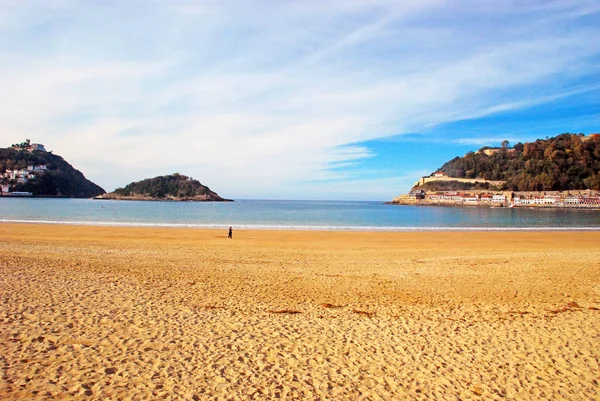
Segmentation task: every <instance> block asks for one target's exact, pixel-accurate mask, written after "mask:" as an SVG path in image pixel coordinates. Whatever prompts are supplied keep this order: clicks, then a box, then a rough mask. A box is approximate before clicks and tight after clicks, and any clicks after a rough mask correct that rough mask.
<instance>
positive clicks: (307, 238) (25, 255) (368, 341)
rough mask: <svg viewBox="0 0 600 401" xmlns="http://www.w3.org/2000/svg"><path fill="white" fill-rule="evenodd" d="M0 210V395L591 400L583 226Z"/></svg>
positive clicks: (595, 355) (599, 293) (591, 310)
mask: <svg viewBox="0 0 600 401" xmlns="http://www.w3.org/2000/svg"><path fill="white" fill-rule="evenodd" d="M226 235H227V233H226V231H214V230H194V229H155V228H143V229H142V228H114V227H83V226H59V225H26V224H17V225H14V224H0V296H1V304H0V366H1V375H0V399H3V400H4V399H99V400H102V399H104V400H117V399H121V400H127V399H131V400H146V399H176V400H205V399H206V400H208V399H211V400H213V399H217V400H220V399H223V400H267V399H277V398H279V399H284V400H288V399H290V400H293V399H298V400H300V399H302V400H326V399H331V400H358V399H364V400H380V399H384V400H402V399H417V400H425V399H452V400H457V399H461V400H469V399H518V400H529V399H531V400H538V399H565V400H592V399H599V398H600V388H599V383H598V381H599V380H600V369H599V363H600V232H426V233H366V232H304V231H280V232H276V231H241V230H234V238H233V239H232V240H229V239H227V238H226Z"/></svg>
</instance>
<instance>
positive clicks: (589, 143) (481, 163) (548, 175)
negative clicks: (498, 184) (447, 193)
mask: <svg viewBox="0 0 600 401" xmlns="http://www.w3.org/2000/svg"><path fill="white" fill-rule="evenodd" d="M486 149H489V148H482V149H481V150H480V151H478V152H469V153H468V154H466V155H465V156H464V157H456V158H454V159H452V160H450V161H449V162H447V163H445V164H444V165H443V166H442V167H441V168H440V169H439V171H442V172H444V173H446V174H447V175H448V176H450V177H455V178H483V179H486V180H498V181H500V180H501V181H506V188H505V189H509V190H512V191H564V190H576V189H594V190H600V138H598V137H597V136H593V137H586V136H584V135H583V134H561V135H558V136H556V137H554V138H547V139H538V140H537V141H535V142H529V143H525V144H522V143H517V144H516V145H514V147H512V148H509V147H508V141H504V142H503V143H502V148H500V149H497V150H496V151H495V152H489V153H491V154H489V155H488V154H486V153H485V152H484V150H486Z"/></svg>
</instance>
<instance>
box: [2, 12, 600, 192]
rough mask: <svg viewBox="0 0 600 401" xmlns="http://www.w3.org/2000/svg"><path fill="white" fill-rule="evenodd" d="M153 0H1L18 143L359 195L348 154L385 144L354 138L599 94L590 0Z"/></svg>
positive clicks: (120, 179)
mask: <svg viewBox="0 0 600 401" xmlns="http://www.w3.org/2000/svg"><path fill="white" fill-rule="evenodd" d="M140 4H141V3H139V2H137V1H130V2H124V3H106V4H104V3H97V4H92V3H81V2H76V1H67V0H64V1H60V2H50V3H47V2H37V3H36V2H27V3H21V2H4V3H2V4H0V33H2V35H0V36H1V37H2V38H0V87H2V88H3V90H2V92H1V93H0V140H1V141H2V143H13V142H19V141H21V140H23V139H24V138H25V137H31V139H33V140H35V141H36V142H42V143H45V144H46V145H47V146H48V147H49V148H51V149H53V150H54V151H55V152H56V153H58V154H61V155H62V156H64V157H65V158H66V159H67V160H69V161H70V162H72V163H73V164H74V165H75V166H76V167H77V168H79V169H80V170H82V171H83V172H84V173H85V174H86V175H87V176H88V177H89V178H91V179H92V180H94V181H95V182H97V183H99V184H100V185H102V186H104V187H105V188H106V189H108V190H112V189H113V188H115V187H116V186H122V185H125V184H127V183H128V182H129V181H132V180H137V179H142V178H145V177H148V176H153V175H160V174H167V173H172V172H174V171H179V172H181V173H184V174H187V175H191V176H193V177H195V178H198V179H200V180H201V181H203V182H204V181H207V180H208V181H210V183H213V184H212V187H213V189H215V190H218V192H219V193H221V194H223V195H224V196H229V197H232V196H241V195H245V196H250V195H253V194H254V196H261V194H264V195H265V196H266V195H267V194H272V196H277V195H276V194H277V193H281V194H289V196H293V195H294V191H298V192H297V196H298V197H302V198H307V197H310V195H307V196H304V195H306V194H305V192H304V191H310V189H309V188H308V187H306V188H302V189H301V186H300V184H299V183H301V182H306V181H314V180H328V184H327V185H326V188H330V189H331V190H332V191H335V192H332V195H331V196H332V197H336V194H339V196H345V195H344V194H346V195H348V196H349V193H350V192H352V190H350V189H349V190H348V191H346V190H345V189H344V188H355V184H356V183H357V182H359V181H360V180H361V179H360V177H353V176H350V177H349V176H347V173H342V172H341V171H340V170H339V167H342V166H346V165H353V164H354V163H356V162H357V161H360V160H364V159H365V158H370V157H374V154H373V153H372V152H371V151H369V149H366V148H364V147H363V146H357V145H354V144H357V143H360V142H363V141H367V140H372V139H376V138H380V137H383V136H387V135H393V134H402V133H405V132H418V131H419V130H420V129H422V128H423V127H428V126H432V125H439V124H443V123H446V122H452V121H457V120H461V119H466V118H473V117H475V116H482V115H486V114H491V113H498V112H502V111H506V110H514V109H522V108H526V107H529V106H530V105H532V104H539V103H542V102H546V101H551V100H555V99H559V98H561V97H563V96H568V95H572V94H573V93H576V91H578V90H581V91H585V90H586V89H582V88H581V87H580V86H578V87H574V86H573V85H575V84H573V85H571V84H569V82H571V81H573V82H575V81H577V80H580V79H582V78H585V76H586V74H589V73H590V68H593V67H590V66H591V65H592V63H593V60H594V58H595V57H597V56H598V54H599V52H600V35H599V30H598V28H597V27H595V26H590V25H589V24H588V25H586V24H581V25H579V24H576V23H573V22H577V19H578V18H582V17H583V18H589V17H590V15H594V13H597V12H598V5H597V4H596V3H595V2H591V3H590V2H586V1H579V2H562V1H554V2H542V1H537V2H536V1H534V2H529V3H528V5H521V4H519V5H518V6H517V5H516V3H513V2H510V1H505V2H495V3H494V5H493V7H492V6H491V5H490V4H489V3H480V2H467V1H459V2H453V3H451V4H446V3H444V2H441V1H423V2H414V1H392V0H389V1H388V0H378V1H372V2H364V1H327V2H323V1H306V2H300V3H298V2H270V1H254V2H240V1H225V2H217V1H169V2H165V1H160V0H155V1H153V2H143V4H144V6H145V7H144V8H143V9H140V6H141V5H140ZM540 15H543V18H542V17H539V16H540ZM561 23H562V24H565V25H568V26H569V29H561V30H558V29H556V27H557V26H560V24H561ZM556 80H560V82H562V85H560V86H558V85H556V84H555V83H554V82H556ZM488 141H489V139H488ZM458 142H460V139H459V140H458ZM469 143H473V142H469ZM353 171H356V170H353ZM398 175H402V172H399V173H398ZM334 179H338V184H335V185H332V184H331V180H334ZM357 180H358V181H357ZM386 180H389V181H386ZM394 180H395V179H394V178H386V179H382V180H381V181H379V182H380V183H385V184H390V183H393V182H396V183H397V181H394ZM208 181H207V183H209V182H208ZM405 181H406V180H405ZM361 184H362V185H364V187H365V188H366V189H365V191H367V192H368V191H370V190H369V188H370V186H372V187H373V188H374V187H375V186H376V184H375V181H374V180H366V181H365V182H361ZM312 185H316V184H315V183H314V182H313V184H312ZM344 186H345V187H344ZM324 188H325V187H324ZM389 191H391V193H396V192H398V191H399V190H397V189H395V188H391V189H389ZM371 192H373V193H374V191H371Z"/></svg>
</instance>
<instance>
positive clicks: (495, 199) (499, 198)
mask: <svg viewBox="0 0 600 401" xmlns="http://www.w3.org/2000/svg"><path fill="white" fill-rule="evenodd" d="M504 202H506V195H500V194H494V195H493V196H492V203H504Z"/></svg>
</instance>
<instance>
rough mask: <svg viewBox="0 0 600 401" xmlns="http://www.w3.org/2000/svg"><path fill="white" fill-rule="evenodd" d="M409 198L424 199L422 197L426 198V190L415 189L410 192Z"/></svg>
mask: <svg viewBox="0 0 600 401" xmlns="http://www.w3.org/2000/svg"><path fill="white" fill-rule="evenodd" d="M408 198H409V199H410V200H422V199H425V191H423V190H419V191H413V192H411V193H409V194H408Z"/></svg>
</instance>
